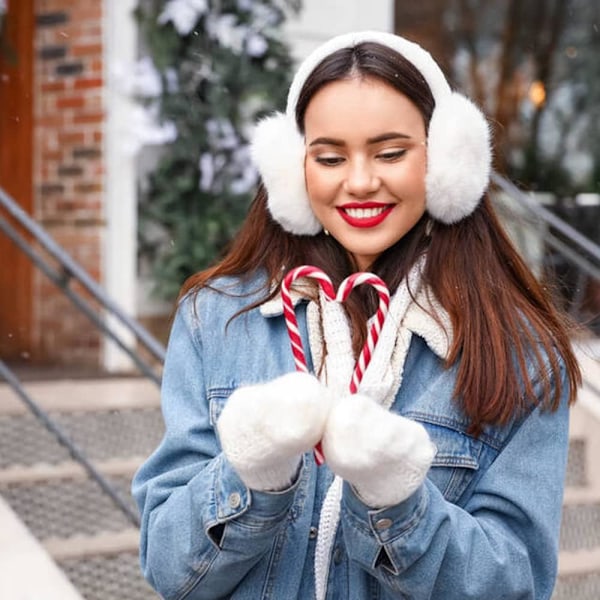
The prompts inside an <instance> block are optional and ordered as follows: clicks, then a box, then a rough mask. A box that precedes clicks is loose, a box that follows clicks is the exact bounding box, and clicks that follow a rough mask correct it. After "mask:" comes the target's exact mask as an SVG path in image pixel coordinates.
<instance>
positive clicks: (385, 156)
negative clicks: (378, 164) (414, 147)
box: [377, 148, 406, 162]
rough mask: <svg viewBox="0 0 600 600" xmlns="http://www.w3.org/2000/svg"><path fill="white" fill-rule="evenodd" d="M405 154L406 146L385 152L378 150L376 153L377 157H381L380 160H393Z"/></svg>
mask: <svg viewBox="0 0 600 600" xmlns="http://www.w3.org/2000/svg"><path fill="white" fill-rule="evenodd" d="M405 154H406V148H400V149H398V150H388V151H386V152H380V153H379V154H378V155H377V158H381V159H382V160H385V161H388V162H393V161H395V160H398V159H400V158H402V157H403V156H404V155H405Z"/></svg>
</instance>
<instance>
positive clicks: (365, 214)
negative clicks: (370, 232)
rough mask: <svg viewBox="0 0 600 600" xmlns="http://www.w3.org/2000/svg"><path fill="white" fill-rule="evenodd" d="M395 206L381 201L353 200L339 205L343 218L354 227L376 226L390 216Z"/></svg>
mask: <svg viewBox="0 0 600 600" xmlns="http://www.w3.org/2000/svg"><path fill="white" fill-rule="evenodd" d="M392 208H394V205H393V204H381V203H380V202H352V203H349V204H344V206H340V207H338V209H337V210H338V212H339V214H340V216H341V217H342V219H344V221H346V223H348V225H351V226H352V227H359V228H368V227H376V226H377V225H379V224H380V223H383V221H384V220H385V219H386V218H387V217H388V215H389V214H390V213H391V212H392Z"/></svg>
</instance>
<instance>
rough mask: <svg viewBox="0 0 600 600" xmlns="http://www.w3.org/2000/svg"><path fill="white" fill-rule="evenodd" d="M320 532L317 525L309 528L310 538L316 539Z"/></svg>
mask: <svg viewBox="0 0 600 600" xmlns="http://www.w3.org/2000/svg"><path fill="white" fill-rule="evenodd" d="M318 534H319V530H318V529H317V528H316V527H311V528H310V529H309V530H308V539H310V540H314V539H315V538H316V537H317V535H318Z"/></svg>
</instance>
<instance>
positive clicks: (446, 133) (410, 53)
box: [251, 31, 492, 235]
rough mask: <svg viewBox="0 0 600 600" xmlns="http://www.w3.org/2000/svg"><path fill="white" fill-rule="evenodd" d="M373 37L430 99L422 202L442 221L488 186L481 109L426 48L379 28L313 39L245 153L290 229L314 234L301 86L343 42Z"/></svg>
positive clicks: (273, 209) (468, 206)
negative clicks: (423, 85) (281, 102)
mask: <svg viewBox="0 0 600 600" xmlns="http://www.w3.org/2000/svg"><path fill="white" fill-rule="evenodd" d="M363 42H375V43H378V44H382V45H384V46H387V47H388V48H391V49H392V50H395V51H396V52H398V53H399V54H401V55H402V56H403V57H404V58H405V59H407V60H408V61H409V62H411V63H412V64H413V65H414V66H415V67H416V68H417V69H418V70H419V71H420V72H421V74H422V75H423V78H424V79H425V81H426V82H427V84H428V85H429V88H430V89H431V93H432V95H433V98H434V100H435V108H434V111H433V114H432V117H431V121H430V123H429V129H428V132H427V176H426V205H427V210H428V212H429V214H430V215H431V217H432V218H434V219H436V220H438V221H441V222H442V223H445V224H451V223H456V222H457V221H460V220H461V219H463V218H465V217H467V216H468V215H470V214H471V213H472V212H473V210H475V208H476V207H477V205H478V204H479V202H480V200H481V198H482V196H483V194H484V192H485V190H486V189H487V186H488V183H489V178H490V173H491V163H492V151H491V139H490V131H489V126H488V123H487V120H486V118H485V116H484V115H483V113H482V112H481V111H480V110H479V109H478V108H477V107H476V106H475V104H473V103H472V102H471V101H470V100H468V99H467V98H466V97H465V96H463V95H461V94H459V93H457V92H453V91H452V90H451V88H450V86H449V85H448V82H447V81H446V78H445V77H444V74H443V73H442V70H441V69H440V67H439V66H438V64H437V63H436V62H435V61H434V60H433V58H432V57H431V55H430V54H429V52H427V51H426V50H424V49H423V48H421V47H420V46H419V45H418V44H415V43H414V42H411V41H409V40H407V39H405V38H402V37H400V36H397V35H394V34H392V33H385V32H381V31H363V32H356V33H347V34H343V35H340V36H337V37H334V38H332V39H330V40H329V41H328V42H326V43H324V44H323V45H321V46H319V47H318V48H317V49H316V50H314V51H313V52H312V53H311V54H309V55H308V57H307V58H306V59H305V60H304V61H303V62H302V63H301V64H300V67H299V68H298V71H297V72H296V75H295V76H294V79H293V81H292V84H291V86H290V90H289V93H288V98H287V106H286V112H285V114H284V113H275V114H274V115H273V116H271V117H268V118H266V119H264V120H263V121H261V122H259V123H258V125H257V126H256V129H255V132H254V136H253V140H252V145H251V155H252V160H253V162H254V164H255V165H256V167H257V168H258V171H259V173H260V175H261V178H262V181H263V183H264V185H265V188H266V191H267V205H268V208H269V211H270V213H271V215H272V216H273V218H274V219H275V220H276V221H277V222H278V223H279V224H280V225H281V226H282V227H283V228H284V229H285V230H286V231H289V232H290V233H294V234H296V235H315V234H316V233H318V232H319V231H320V230H321V224H320V223H319V221H318V220H317V219H316V217H315V215H314V213H313V211H312V209H311V206H310V201H309V199H308V194H307V191H306V184H305V179H304V158H305V152H306V149H305V143H304V136H303V135H302V134H301V133H300V131H299V130H298V127H297V126H296V119H295V111H296V104H297V102H298V97H299V95H300V91H301V90H302V86H303V85H304V83H305V81H306V79H307V78H308V77H309V75H310V74H311V73H312V72H313V70H314V69H315V67H317V66H318V65H319V64H320V63H321V62H322V61H323V59H325V58H326V57H327V56H329V55H330V54H332V53H334V52H336V51H337V50H340V49H342V48H352V47H354V46H357V45H358V44H361V43H363Z"/></svg>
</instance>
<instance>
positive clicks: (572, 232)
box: [491, 172, 600, 263]
mask: <svg viewBox="0 0 600 600" xmlns="http://www.w3.org/2000/svg"><path fill="white" fill-rule="evenodd" d="M491 179H492V183H494V184H495V185H497V186H498V187H499V188H500V189H502V190H503V191H504V192H506V193H507V194H508V195H509V196H511V197H512V198H514V199H516V200H518V201H519V203H520V204H521V205H522V206H523V207H525V208H527V209H528V210H529V211H530V212H531V213H533V214H535V215H536V217H539V218H540V219H542V221H544V222H545V223H547V224H548V225H550V226H551V227H553V228H554V229H556V231H558V232H560V233H562V234H563V235H564V236H565V237H566V238H567V239H569V240H570V241H571V242H573V243H575V244H576V245H577V246H579V248H581V249H582V250H583V251H584V252H585V253H586V254H588V255H589V256H590V257H592V258H593V259H594V260H596V261H598V262H599V263H600V246H598V244H595V243H594V242H593V241H592V240H590V239H589V238H587V237H586V236H584V235H583V234H582V233H580V232H579V231H577V229H575V228H574V227H572V226H571V225H569V224H568V223H567V222H566V221H563V220H562V219H561V218H560V217H557V216H556V215H555V214H554V213H552V212H551V211H549V210H548V209H547V208H544V207H543V206H541V205H540V204H539V203H538V202H536V201H535V200H534V199H533V198H531V197H530V196H528V195H527V194H525V193H523V192H522V191H521V190H520V189H519V188H518V187H517V186H516V185H515V184H514V183H512V182H511V181H509V180H508V179H506V178H505V177H502V175H499V174H498V173H496V172H493V173H492V176H491Z"/></svg>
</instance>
